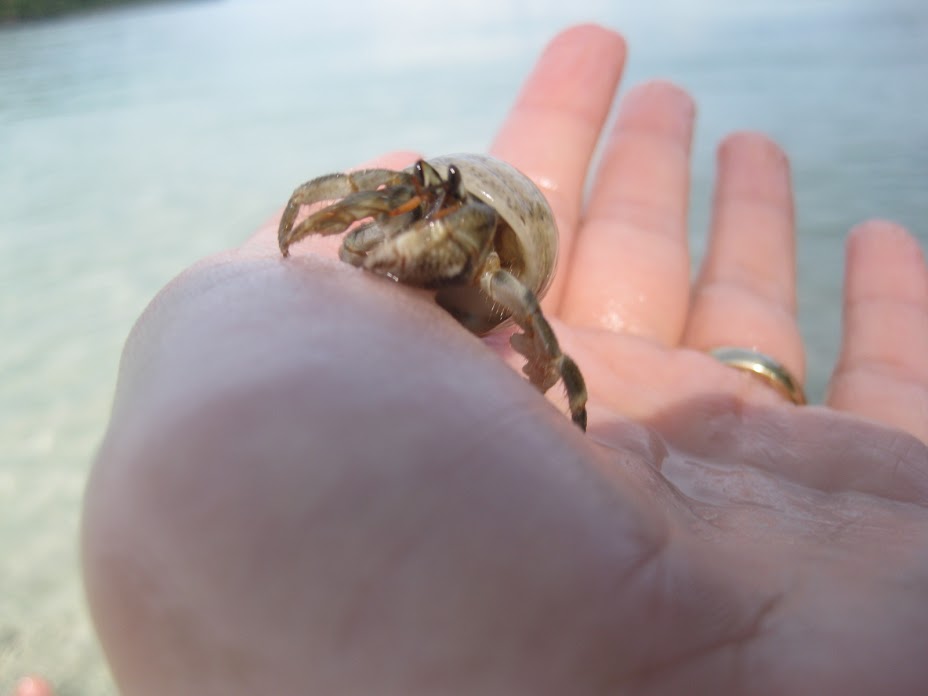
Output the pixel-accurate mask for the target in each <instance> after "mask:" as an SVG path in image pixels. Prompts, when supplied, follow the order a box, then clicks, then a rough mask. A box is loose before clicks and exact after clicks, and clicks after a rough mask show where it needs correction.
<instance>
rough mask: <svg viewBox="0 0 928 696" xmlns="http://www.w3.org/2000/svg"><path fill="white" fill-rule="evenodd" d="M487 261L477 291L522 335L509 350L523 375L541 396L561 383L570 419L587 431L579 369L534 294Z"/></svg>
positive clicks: (515, 337) (584, 401)
mask: <svg viewBox="0 0 928 696" xmlns="http://www.w3.org/2000/svg"><path fill="white" fill-rule="evenodd" d="M494 256H495V254H494ZM488 261H489V263H488V264H487V267H488V268H487V270H486V272H484V274H483V275H482V276H481V278H480V287H481V288H482V289H483V291H484V292H485V293H486V294H487V295H488V296H489V297H490V298H491V299H492V300H493V301H494V302H498V303H499V304H501V305H502V306H503V307H505V308H506V309H508V310H509V311H510V312H511V313H512V318H513V320H514V321H515V322H516V324H518V325H519V327H521V328H522V330H523V331H524V332H525V333H521V334H515V335H514V336H513V337H512V338H511V339H510V342H511V344H512V347H513V348H514V349H515V350H516V351H518V352H519V353H521V354H522V355H524V356H525V357H526V358H527V359H528V362H527V363H526V365H525V367H524V368H522V370H523V372H525V374H526V375H527V376H528V378H529V380H531V382H532V384H534V385H535V386H536V387H538V390H539V391H541V393H542V394H544V393H545V392H546V391H548V389H550V388H551V387H552V386H553V385H554V383H555V382H557V380H558V379H560V380H561V381H562V382H563V383H564V388H565V389H566V391H567V403H568V405H569V408H570V416H571V418H572V419H573V421H574V423H576V424H577V425H579V426H580V427H581V428H582V429H583V430H586V399H587V394H586V384H585V383H584V381H583V375H581V374H580V368H578V367H577V363H575V362H574V361H573V360H572V359H571V358H570V357H569V356H567V355H564V353H562V352H561V348H560V346H559V345H558V342H557V337H556V336H555V335H554V331H553V330H552V329H551V325H550V324H549V323H548V320H547V319H545V317H544V314H542V313H541V306H540V305H539V304H538V298H537V297H535V293H533V292H532V291H531V290H529V289H528V288H527V287H525V286H524V285H522V283H521V282H519V280H518V279H517V278H516V277H515V276H514V275H512V274H511V273H509V272H508V271H505V270H502V269H500V268H499V267H498V263H499V260H498V259H495V261H496V263H495V264H494V263H492V262H493V261H494V259H492V258H491V259H489V260H488ZM493 266H496V268H493Z"/></svg>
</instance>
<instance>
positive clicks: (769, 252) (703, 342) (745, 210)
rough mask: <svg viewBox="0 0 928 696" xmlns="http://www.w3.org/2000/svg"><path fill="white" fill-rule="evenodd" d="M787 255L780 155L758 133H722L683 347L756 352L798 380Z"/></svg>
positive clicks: (788, 201)
mask: <svg viewBox="0 0 928 696" xmlns="http://www.w3.org/2000/svg"><path fill="white" fill-rule="evenodd" d="M795 257H796V252H795V221H794V211H793V193H792V186H791V183H790V173H789V162H788V161H787V159H786V156H785V155H784V154H783V152H782V150H780V148H779V147H777V145H776V144H774V143H773V142H771V141H770V140H769V139H768V138H766V137H765V136H762V135H759V134H756V133H739V134H736V135H733V136H730V137H729V138H727V139H726V140H725V141H724V142H723V143H722V145H721V147H720V148H719V154H718V174H717V180H716V189H715V199H714V202H713V211H712V227H711V230H710V236H709V247H708V250H707V253H706V257H705V259H704V261H703V265H702V269H701V272H700V275H699V278H698V279H697V281H696V285H695V287H694V289H693V297H692V304H691V308H690V314H689V318H688V320H687V325H686V330H685V333H684V338H683V343H684V345H686V346H688V347H690V348H695V349H697V350H702V351H704V350H711V349H713V348H718V347H720V346H736V347H739V348H746V349H750V350H755V351H759V352H761V353H764V354H766V355H769V356H771V357H772V358H774V359H775V360H777V361H778V362H780V363H781V364H782V365H783V366H784V367H785V368H786V369H787V370H788V371H789V372H790V373H792V375H793V376H794V377H795V378H796V379H798V380H799V381H800V382H801V381H802V379H803V376H804V370H805V364H804V356H803V349H802V339H801V337H800V334H799V326H798V324H797V321H796V258H795Z"/></svg>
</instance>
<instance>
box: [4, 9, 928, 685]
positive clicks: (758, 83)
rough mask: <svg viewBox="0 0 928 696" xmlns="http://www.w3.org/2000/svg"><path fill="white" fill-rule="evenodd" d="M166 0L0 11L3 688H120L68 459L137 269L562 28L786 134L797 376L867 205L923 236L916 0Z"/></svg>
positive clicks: (920, 43) (471, 122) (414, 125)
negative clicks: (94, 605)
mask: <svg viewBox="0 0 928 696" xmlns="http://www.w3.org/2000/svg"><path fill="white" fill-rule="evenodd" d="M436 7H437V6H436V5H435V4H434V3H430V2H428V1H427V0H398V1H392V2H390V3H381V2H377V1H376V0H355V2H354V5H351V6H348V5H346V4H343V3H338V4H330V5H329V6H328V7H327V8H323V7H319V6H315V5H313V6H310V4H309V3H301V2H297V1H289V0H269V1H265V2H260V1H259V0H226V1H224V2H200V3H171V4H161V5H157V4H154V5H149V6H143V7H136V8H132V9H126V10H115V11H109V12H100V13H96V14H89V15H83V16H79V17H72V18H68V19H63V20H56V21H53V22H47V23H40V24H34V25H27V26H16V27H7V28H2V29H0V693H6V692H7V691H8V690H9V689H10V688H11V685H12V682H13V680H14V678H15V676H16V675H17V674H19V673H21V672H23V671H26V670H39V671H43V672H45V673H46V674H48V675H50V676H51V677H52V678H53V679H54V680H55V681H57V682H58V683H59V685H60V686H61V693H62V694H65V696H67V695H68V694H71V695H78V694H80V695H84V694H86V695H90V694H104V693H111V692H112V687H111V686H110V684H109V681H108V679H107V677H106V675H105V672H104V670H103V667H102V662H101V659H100V657H99V655H98V653H97V651H96V648H95V647H94V645H93V642H92V639H91V635H90V629H89V625H88V623H87V620H86V617H85V612H84V609H83V606H82V599H81V594H80V586H79V582H78V570H77V552H76V530H77V519H78V507H79V499H80V494H81V488H82V485H83V480H84V478H85V475H86V472H87V468H88V462H89V459H90V457H91V456H92V452H93V448H94V446H95V444H96V442H97V440H98V438H99V436H100V434H101V431H102V428H103V426H104V423H105V419H106V414H107V409H108V406H109V399H110V397H111V393H112V388H113V382H114V377H115V370H116V364H117V360H118V356H119V350H120V346H121V343H122V341H123V339H124V337H125V335H126V332H127V331H128V329H129V326H130V325H131V322H132V321H133V320H134V318H135V317H136V316H137V315H138V313H139V312H140V311H141V309H142V307H143V306H144V304H145V303H146V302H147V300H148V299H149V298H150V297H151V296H152V294H153V293H154V292H155V291H156V290H157V289H158V288H159V287H160V286H161V285H162V284H163V283H164V282H166V281H167V280H168V279H169V278H170V277H171V276H172V275H174V274H175V273H177V272H178V271H179V270H180V269H181V268H183V267H184V266H185V265H186V264H189V263H190V262H192V261H193V260H195V259H196V258H198V257H199V256H202V255H204V254H207V253H209V252H211V251H214V250H217V249H219V248H222V247H225V246H228V245H231V244H234V243H236V242H238V241H239V240H241V239H242V238H244V237H245V236H246V235H247V234H248V233H249V232H250V231H252V230H253V229H254V228H255V227H256V226H257V225H258V224H259V223H260V222H262V221H263V220H264V219H265V218H267V217H268V216H269V215H270V214H271V213H272V212H273V211H274V210H275V208H277V207H279V206H280V205H281V204H282V203H283V202H284V199H285V198H286V196H287V195H288V194H289V192H290V190H291V189H292V187H293V185H294V184H295V183H296V182H298V181H300V180H303V179H305V178H307V177H308V176H311V175H314V174H318V173H322V172H326V171H330V170H335V169H340V168H344V167H347V166H351V165H353V164H355V163H357V162H360V161H362V160H365V159H368V158H370V157H371V156H373V155H375V154H377V153H381V152H384V151H387V150H393V149H399V148H411V149H416V150H419V151H422V152H425V153H431V154H439V153H445V152H454V151H461V150H478V151H479V150H484V149H485V148H486V147H487V145H488V144H489V142H490V140H491V138H492V136H493V133H494V131H495V129H496V127H497V124H498V123H499V122H500V120H501V118H502V117H503V115H504V114H505V112H506V110H507V109H508V106H509V104H510V101H511V99H512V97H513V95H514V94H515V92H516V90H517V88H518V86H519V84H520V82H521V80H522V78H523V77H524V75H525V74H526V72H527V70H528V69H529V68H530V66H531V64H532V62H533V61H534V59H535V57H536V56H537V54H538V52H539V51H540V49H541V48H542V46H543V45H544V43H545V42H546V41H547V40H548V39H549V38H550V37H551V35H552V34H553V33H554V32H556V31H557V30H558V29H560V28H562V27H564V26H566V25H568V24H570V23H574V22H578V21H586V20H595V21H599V22H601V23H604V24H606V25H609V26H612V27H614V28H617V29H619V30H621V31H622V32H623V33H625V35H626V36H627V38H628V39H629V43H630V47H631V60H630V63H629V67H628V71H627V78H626V81H625V86H626V87H627V86H628V85H630V84H634V83H636V82H639V81H641V80H643V79H646V78H651V77H656V76H661V77H669V78H671V79H673V80H675V81H677V82H679V83H681V84H682V85H684V86H685V87H687V88H688V89H690V90H691V92H692V93H693V94H694V95H695V96H696V97H697V99H698V101H699V104H700V122H699V128H698V131H697V144H696V148H695V165H694V166H695V173H694V193H693V214H692V221H693V232H694V238H695V241H694V244H695V248H696V250H697V251H699V250H701V248H702V243H703V235H702V230H703V229H704V227H705V224H706V220H707V217H708V213H707V206H706V200H707V198H708V192H709V190H710V182H711V176H712V172H713V157H714V154H713V149H714V147H715V143H716V142H717V140H718V139H719V138H720V137H721V136H722V135H723V134H724V133H725V132H727V131H729V130H732V129H738V128H746V127H750V128H759V129H763V130H766V131H767V132H769V133H771V134H772V135H773V136H774V137H775V138H777V139H778V140H779V141H780V142H781V143H782V144H783V145H784V146H785V147H786V148H787V149H788V150H789V151H790V153H791V155H792V158H793V163H794V173H795V180H796V184H797V187H798V190H799V218H800V226H801V239H800V273H801V287H800V291H801V298H802V300H801V319H802V325H803V330H804V333H805V336H806V338H807V340H808V344H809V361H810V380H809V386H810V391H811V392H812V394H813V396H816V395H820V394H821V391H822V388H823V385H824V383H825V380H826V379H827V374H828V369H829V366H830V363H831V361H832V360H833V357H834V354H835V351H836V348H837V342H838V339H839V334H840V328H839V316H838V314H839V312H838V307H839V304H838V298H839V294H840V282H841V280H840V268H841V263H842V256H843V251H842V240H843V237H844V235H845V232H846V229H847V228H848V226H849V225H851V224H852V223H854V222H855V221H857V220H860V219H862V218H865V217H869V216H874V215H881V216H888V217H892V218H895V219H897V220H899V221H901V222H903V223H905V224H907V225H909V226H910V228H912V229H913V230H914V231H915V232H916V233H918V234H920V235H922V238H923V239H926V237H925V235H926V232H928V230H926V226H925V220H926V218H928V125H926V124H928V108H926V107H928V90H926V85H928V5H925V3H924V2H923V0H755V1H753V2H751V1H746V0H704V1H703V2H700V3H693V2H690V1H689V0H668V1H661V0H656V1H655V2H650V3H638V2H634V1H633V0H624V1H616V0H574V1H573V2H570V3H563V2H553V1H552V2H537V1H534V0H533V1H529V0H469V2H465V3H454V4H453V5H450V6H448V7H450V9H447V10H446V9H436Z"/></svg>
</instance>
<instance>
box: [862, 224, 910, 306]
mask: <svg viewBox="0 0 928 696" xmlns="http://www.w3.org/2000/svg"><path fill="white" fill-rule="evenodd" d="M846 256H847V271H846V278H845V292H846V296H847V300H848V301H851V302H854V301H860V300H867V299H871V300H872V299H890V300H892V301H895V302H899V301H902V302H911V303H915V304H917V305H923V306H928V267H926V264H925V255H924V251H923V249H922V247H921V244H920V242H919V241H918V239H916V238H915V236H914V235H913V234H911V233H910V232H909V231H908V230H907V229H906V228H905V227H903V226H902V225H900V224H898V223H896V222H893V221H891V220H884V219H879V218H874V219H871V220H867V221H865V222H862V223H860V224H858V225H856V226H855V227H853V228H852V229H851V231H850V233H849V234H848V237H847V243H846Z"/></svg>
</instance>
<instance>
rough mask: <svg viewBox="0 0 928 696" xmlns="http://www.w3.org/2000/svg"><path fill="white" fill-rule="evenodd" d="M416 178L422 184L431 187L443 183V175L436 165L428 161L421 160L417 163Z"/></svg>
mask: <svg viewBox="0 0 928 696" xmlns="http://www.w3.org/2000/svg"><path fill="white" fill-rule="evenodd" d="M414 168H415V171H416V178H417V179H418V180H419V183H420V184H421V185H422V186H425V187H427V188H430V187H432V186H438V185H439V184H441V176H440V175H439V174H438V172H437V171H435V167H433V166H432V165H431V164H429V163H428V162H426V161H425V160H421V159H420V160H419V161H418V162H416V164H415V167H414Z"/></svg>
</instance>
